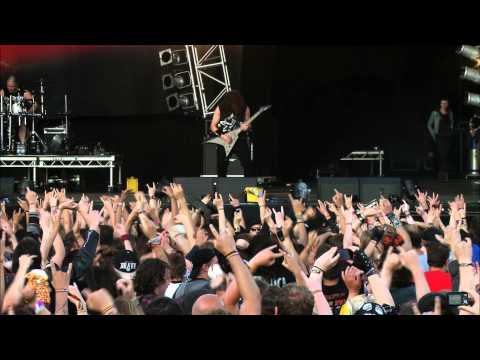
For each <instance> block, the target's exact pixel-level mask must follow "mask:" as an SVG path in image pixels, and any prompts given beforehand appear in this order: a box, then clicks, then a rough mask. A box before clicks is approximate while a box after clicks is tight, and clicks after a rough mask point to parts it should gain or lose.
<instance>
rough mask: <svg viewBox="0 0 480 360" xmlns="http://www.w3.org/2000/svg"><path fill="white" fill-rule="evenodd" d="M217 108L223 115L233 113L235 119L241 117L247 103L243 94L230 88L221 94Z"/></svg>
mask: <svg viewBox="0 0 480 360" xmlns="http://www.w3.org/2000/svg"><path fill="white" fill-rule="evenodd" d="M219 108H220V112H221V113H222V115H224V116H228V115H230V114H232V113H233V114H234V115H235V117H236V118H237V119H243V116H244V114H245V109H246V108H247V105H246V104H245V99H244V98H243V96H242V95H241V94H240V93H239V92H238V91H236V90H232V91H229V92H227V93H226V94H225V95H223V98H222V101H221V102H220V104H219Z"/></svg>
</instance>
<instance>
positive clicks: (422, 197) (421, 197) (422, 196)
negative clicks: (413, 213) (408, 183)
mask: <svg viewBox="0 0 480 360" xmlns="http://www.w3.org/2000/svg"><path fill="white" fill-rule="evenodd" d="M415 198H416V199H417V201H418V203H419V205H420V206H421V207H422V208H423V209H424V210H427V209H428V203H427V192H424V193H423V192H421V191H420V190H417V195H415Z"/></svg>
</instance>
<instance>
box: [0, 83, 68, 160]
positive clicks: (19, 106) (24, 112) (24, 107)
mask: <svg viewBox="0 0 480 360" xmlns="http://www.w3.org/2000/svg"><path fill="white" fill-rule="evenodd" d="M39 82H40V91H39V95H40V96H39V103H37V101H36V97H35V93H34V92H32V93H31V96H28V97H27V96H26V95H27V92H25V93H22V92H21V91H19V90H17V91H16V92H14V94H12V95H9V96H0V153H2V154H9V155H26V154H27V153H34V154H46V153H49V154H54V153H58V152H61V151H62V150H65V148H66V144H67V139H68V130H69V129H68V115H69V114H70V113H69V112H68V97H67V95H65V109H64V112H61V113H57V115H59V116H62V117H63V119H62V120H61V124H60V125H58V126H55V127H50V128H47V127H45V124H46V120H47V111H46V108H45V87H44V81H43V79H40V81H39ZM37 121H39V122H41V125H43V134H42V135H43V137H42V135H41V134H39V133H38V132H37V130H36V129H37V128H38V123H37ZM22 126H24V127H25V128H27V129H28V130H27V133H28V142H27V141H24V142H21V141H18V140H19V139H17V131H18V132H20V131H22V129H21V127H22ZM23 131H25V129H24V130H23Z"/></svg>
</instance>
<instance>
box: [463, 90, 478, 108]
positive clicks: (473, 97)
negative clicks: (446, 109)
mask: <svg viewBox="0 0 480 360" xmlns="http://www.w3.org/2000/svg"><path fill="white" fill-rule="evenodd" d="M465 104H466V105H471V106H476V107H480V95H479V94H475V93H471V92H467V93H466V94H465Z"/></svg>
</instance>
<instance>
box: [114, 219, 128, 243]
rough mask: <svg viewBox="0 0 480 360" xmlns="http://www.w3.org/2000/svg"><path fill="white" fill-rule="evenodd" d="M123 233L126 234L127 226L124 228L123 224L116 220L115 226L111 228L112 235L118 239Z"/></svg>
mask: <svg viewBox="0 0 480 360" xmlns="http://www.w3.org/2000/svg"><path fill="white" fill-rule="evenodd" d="M124 235H128V231H127V228H126V226H125V224H123V223H121V222H118V223H117V224H116V225H115V228H114V230H113V236H114V237H115V238H117V239H120V238H121V237H122V236H124Z"/></svg>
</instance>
